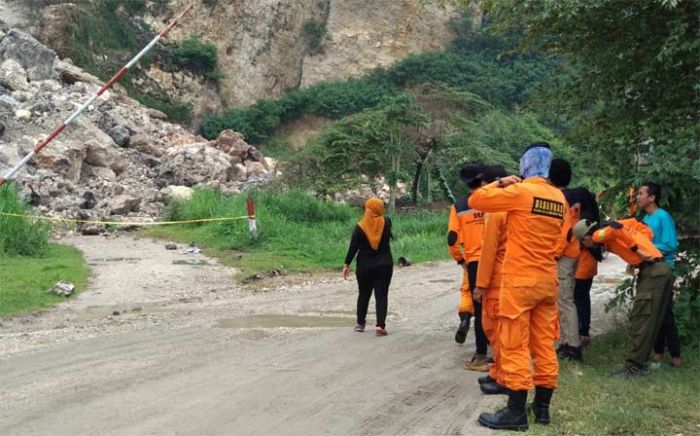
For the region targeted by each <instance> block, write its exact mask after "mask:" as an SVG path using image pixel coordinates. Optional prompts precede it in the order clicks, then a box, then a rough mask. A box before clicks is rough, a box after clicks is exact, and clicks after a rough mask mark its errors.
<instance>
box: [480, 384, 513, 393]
mask: <svg viewBox="0 0 700 436" xmlns="http://www.w3.org/2000/svg"><path fill="white" fill-rule="evenodd" d="M479 387H480V388H481V392H483V393H484V394H486V395H507V394H508V389H507V388H506V387H505V386H503V385H502V384H499V383H496V382H493V383H484V384H482V385H481V386H479Z"/></svg>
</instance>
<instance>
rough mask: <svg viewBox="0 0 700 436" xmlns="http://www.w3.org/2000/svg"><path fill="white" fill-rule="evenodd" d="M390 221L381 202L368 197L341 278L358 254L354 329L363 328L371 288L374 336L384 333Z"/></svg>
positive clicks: (389, 273) (389, 271)
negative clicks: (374, 322) (374, 309)
mask: <svg viewBox="0 0 700 436" xmlns="http://www.w3.org/2000/svg"><path fill="white" fill-rule="evenodd" d="M390 238H392V234H391V220H390V219H389V218H385V217H384V202H383V201H382V200H380V199H378V198H370V199H369V200H367V202H366V203H365V215H364V217H363V218H362V220H360V222H359V223H357V226H355V230H354V231H353V233H352V239H351V240H350V248H349V249H348V254H347V255H346V256H345V266H343V278H344V279H345V280H347V279H348V276H350V264H351V263H352V259H353V258H354V257H355V254H356V253H357V271H356V272H355V276H356V277H357V284H358V287H359V289H360V292H359V295H358V296H357V325H356V326H355V331H356V332H364V331H365V317H366V316H367V307H368V306H369V299H370V297H371V296H372V290H374V299H375V301H376V303H377V328H376V334H377V336H386V335H387V332H386V324H385V321H386V312H387V305H388V294H389V284H390V283H391V276H392V274H393V265H394V260H393V259H392V257H391V247H390V246H389V239H390Z"/></svg>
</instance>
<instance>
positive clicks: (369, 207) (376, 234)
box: [357, 197, 384, 250]
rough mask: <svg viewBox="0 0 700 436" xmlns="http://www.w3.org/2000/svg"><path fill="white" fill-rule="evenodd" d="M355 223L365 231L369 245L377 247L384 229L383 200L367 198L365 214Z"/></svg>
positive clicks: (374, 248) (373, 247)
mask: <svg viewBox="0 0 700 436" xmlns="http://www.w3.org/2000/svg"><path fill="white" fill-rule="evenodd" d="M357 225H358V226H360V228H361V229H362V231H363V232H365V236H367V240H368V241H369V245H370V247H372V249H373V250H376V249H377V248H379V241H380V240H381V239H382V232H383V231H384V202H383V201H382V200H380V199H378V198H376V197H372V198H370V199H369V200H367V202H366V203H365V216H363V217H362V219H361V220H360V222H359V223H357Z"/></svg>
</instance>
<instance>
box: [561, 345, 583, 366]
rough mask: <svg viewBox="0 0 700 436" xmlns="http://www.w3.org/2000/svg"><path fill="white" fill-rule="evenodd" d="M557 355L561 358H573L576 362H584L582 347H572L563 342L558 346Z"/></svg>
mask: <svg viewBox="0 0 700 436" xmlns="http://www.w3.org/2000/svg"><path fill="white" fill-rule="evenodd" d="M557 357H558V358H559V360H571V361H574V362H582V361H583V354H581V347H572V346H570V345H568V344H562V345H560V346H559V348H557Z"/></svg>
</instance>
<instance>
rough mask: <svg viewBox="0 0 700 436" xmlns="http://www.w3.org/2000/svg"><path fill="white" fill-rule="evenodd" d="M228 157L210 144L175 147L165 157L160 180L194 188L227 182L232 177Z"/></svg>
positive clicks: (160, 169)
mask: <svg viewBox="0 0 700 436" xmlns="http://www.w3.org/2000/svg"><path fill="white" fill-rule="evenodd" d="M231 171H232V170H231V163H230V162H229V159H228V156H227V155H226V153H224V152H223V151H221V150H218V149H216V148H214V147H212V146H210V145H209V144H206V143H199V144H188V145H181V146H177V147H173V148H171V149H170V150H168V152H167V154H166V155H165V156H163V159H162V163H161V166H160V168H159V175H158V176H159V178H160V179H161V180H162V182H165V183H167V184H168V185H184V186H193V185H196V184H205V183H210V182H212V181H216V182H226V181H227V180H229V177H230V175H231Z"/></svg>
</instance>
